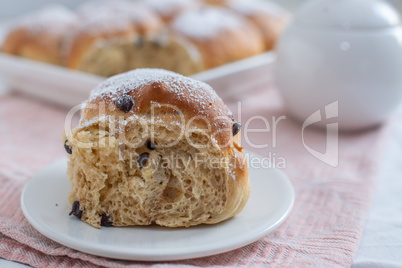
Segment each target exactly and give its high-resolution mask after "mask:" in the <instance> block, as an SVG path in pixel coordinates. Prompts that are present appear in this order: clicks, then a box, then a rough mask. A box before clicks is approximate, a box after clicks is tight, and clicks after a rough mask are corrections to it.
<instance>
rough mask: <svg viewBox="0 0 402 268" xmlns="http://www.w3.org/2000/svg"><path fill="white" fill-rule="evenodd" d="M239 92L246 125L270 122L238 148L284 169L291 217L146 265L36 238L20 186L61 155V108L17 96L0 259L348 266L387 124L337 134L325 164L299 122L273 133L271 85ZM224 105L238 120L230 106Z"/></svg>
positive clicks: (9, 113)
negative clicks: (218, 245) (331, 160)
mask: <svg viewBox="0 0 402 268" xmlns="http://www.w3.org/2000/svg"><path fill="white" fill-rule="evenodd" d="M243 98H244V101H243V102H242V104H241V121H242V122H243V126H244V124H245V123H247V121H248V119H249V118H251V117H252V116H254V115H258V116H260V117H259V118H256V119H254V120H252V121H251V122H250V123H249V127H252V128H262V127H264V126H265V123H264V121H263V119H262V118H265V119H266V120H267V121H268V123H269V124H270V127H271V131H270V132H265V133H264V132H260V133H249V135H248V138H249V140H250V141H251V142H252V143H254V144H257V145H262V144H266V145H267V146H266V147H265V148H261V149H255V148H251V147H252V146H250V144H247V143H246V141H245V138H246V135H245V133H243V145H244V146H246V148H248V149H250V150H253V151H254V152H256V153H259V154H261V155H264V156H266V157H268V158H269V157H270V159H271V160H272V162H275V161H277V162H276V164H279V163H278V162H280V165H278V167H279V168H281V169H282V170H283V171H284V172H285V173H286V174H287V175H288V176H289V178H290V180H291V181H292V183H293V186H294V189H295V192H296V201H295V205H294V208H293V211H292V213H291V215H290V216H289V218H288V219H287V220H286V221H285V222H284V223H283V224H282V225H281V226H280V227H279V228H278V229H277V230H276V231H275V232H273V233H271V234H269V235H267V236H266V237H264V238H262V239H260V240H258V241H256V242H254V243H252V244H250V245H248V246H246V247H243V248H240V249H237V250H234V251H230V252H227V253H224V254H219V255H215V256H211V257H205V258H198V259H192V260H182V261H175V262H162V263H145V262H127V261H118V260H112V259H107V258H102V257H96V256H92V255H88V254H85V253H81V252H78V251H76V250H73V249H70V248H67V247H64V246H62V245H60V244H58V243H55V242H53V241H52V240H50V239H48V238H46V237H44V236H43V235H41V234H40V233H38V232H37V231H36V230H35V229H34V228H33V227H32V226H31V225H30V224H29V223H28V222H27V220H26V219H25V218H24V216H23V214H22V211H21V209H20V201H19V200H20V194H21V191H22V187H23V185H24V184H25V183H26V182H27V181H28V180H29V178H30V177H31V176H32V175H33V174H34V173H35V172H37V171H38V170H40V169H42V168H44V167H45V166H46V165H48V164H50V163H51V162H52V161H54V160H55V159H57V158H59V157H62V156H63V155H64V149H63V146H62V144H63V143H62V139H61V135H62V133H63V131H64V130H63V124H64V117H65V114H66V110H63V109H61V108H58V107H55V106H52V105H49V104H44V103H40V102H36V101H33V100H30V99H28V98H25V97H22V96H17V95H7V96H3V97H0V185H1V188H0V257H2V258H5V259H8V260H13V261H18V262H22V263H26V264H29V265H32V266H35V267H96V266H107V267H137V266H138V267H139V266H148V265H153V266H158V267H166V266H229V267H233V266H236V267H240V266H247V267H248V266H272V267H279V266H280V267H282V266H284V267H305V266H318V267H347V266H350V265H351V263H352V261H353V257H354V255H355V253H356V251H357V248H358V245H359V240H360V237H361V234H362V230H363V227H364V223H365V220H366V218H367V213H368V210H369V207H370V202H371V198H372V194H373V190H374V185H375V181H376V177H377V169H378V166H379V165H378V164H379V161H380V159H381V148H382V147H383V146H384V142H385V141H386V131H385V129H386V127H382V128H377V129H372V130H370V131H365V132H361V133H354V134H342V135H340V136H339V146H338V147H339V150H337V152H338V153H339V164H338V166H336V167H332V166H330V165H328V164H326V163H324V162H322V161H320V160H319V159H317V158H315V157H314V156H313V155H312V154H311V153H309V152H308V151H307V149H306V147H305V145H303V142H302V136H301V134H302V126H301V124H299V123H296V122H294V121H292V120H291V119H290V118H289V117H287V118H286V119H283V120H281V121H280V122H279V123H278V124H277V129H276V138H274V137H273V136H275V135H273V134H272V133H273V131H272V126H273V125H272V116H274V117H275V119H278V118H279V117H280V116H282V115H284V111H283V107H282V103H281V100H280V98H279V96H278V93H277V91H276V90H275V89H274V88H273V87H268V88H267V87H266V88H260V89H258V88H256V89H254V90H252V91H249V92H248V93H247V95H245V96H243ZM228 104H229V106H230V107H231V109H232V111H233V113H234V114H235V115H236V117H237V116H238V115H237V111H238V103H236V102H234V101H233V102H229V103H228ZM304 138H305V144H306V146H308V147H309V148H312V149H313V150H316V151H321V152H323V150H324V149H325V142H326V138H327V135H326V132H325V131H318V130H315V129H310V128H307V129H305V131H304ZM275 142H276V143H275ZM283 163H285V165H286V166H284V165H283ZM251 179H252V178H251ZM66 217H67V216H66ZM66 219H67V218H66Z"/></svg>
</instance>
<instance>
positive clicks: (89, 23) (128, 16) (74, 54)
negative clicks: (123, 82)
mask: <svg viewBox="0 0 402 268" xmlns="http://www.w3.org/2000/svg"><path fill="white" fill-rule="evenodd" d="M79 14H80V18H81V23H80V26H79V27H77V29H76V30H75V31H74V32H73V33H72V35H71V36H70V41H69V42H68V43H67V44H66V50H67V67H69V68H72V69H80V70H83V71H89V70H86V69H85V66H86V65H88V64H93V63H91V62H92V61H94V58H96V57H97V55H96V54H94V55H92V54H91V53H94V51H95V50H96V49H98V48H99V47H101V46H103V45H106V46H108V45H112V46H113V45H115V44H118V45H120V47H118V50H120V53H121V54H125V51H124V46H125V45H128V44H133V45H134V43H135V40H136V39H137V38H138V36H145V37H152V36H155V35H157V34H159V32H160V31H161V29H162V27H163V23H162V21H161V20H160V18H159V17H158V16H157V15H156V14H155V13H154V12H153V11H152V10H150V9H149V8H147V7H146V6H144V5H143V4H140V3H137V2H132V1H124V0H119V1H102V2H98V1H96V2H92V3H89V4H87V5H84V6H83V7H81V9H80V10H79ZM116 18H118V19H116ZM106 50H107V49H106ZM106 53H107V51H106ZM111 57H112V58H113V56H111ZM123 57H125V58H128V56H123ZM95 64H96V63H95ZM102 64H104V65H108V62H103V63H102ZM120 65H121V66H118V68H117V69H118V70H119V71H120V72H124V71H127V70H128V69H127V65H128V64H127V62H122V63H120ZM99 67H100V68H101V67H102V66H99ZM98 74H100V75H111V74H102V73H98ZM112 74H113V73H112Z"/></svg>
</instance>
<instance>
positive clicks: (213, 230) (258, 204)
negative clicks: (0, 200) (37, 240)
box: [21, 155, 294, 261]
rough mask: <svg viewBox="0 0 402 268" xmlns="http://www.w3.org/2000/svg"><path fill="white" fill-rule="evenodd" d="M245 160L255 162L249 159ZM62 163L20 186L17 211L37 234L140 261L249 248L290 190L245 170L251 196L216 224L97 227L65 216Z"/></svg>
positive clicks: (288, 201) (286, 206) (286, 208)
mask: <svg viewBox="0 0 402 268" xmlns="http://www.w3.org/2000/svg"><path fill="white" fill-rule="evenodd" d="M251 157H256V156H254V155H250V159H251ZM66 170H67V161H66V159H60V160H58V161H56V162H54V163H53V164H51V165H50V166H48V167H47V168H45V169H44V170H42V171H40V172H39V173H38V174H36V175H35V176H34V177H33V178H32V179H31V180H30V181H29V183H28V184H27V185H26V186H25V188H24V191H23V192H22V196H21V206H22V210H23V212H24V215H25V217H26V218H27V219H28V221H29V222H30V223H31V224H32V225H33V226H34V227H35V228H36V229H37V230H38V231H39V232H40V233H42V234H43V235H45V236H47V237H48V238H50V239H52V240H54V241H56V242H58V243H60V244H62V245H65V246H67V247H70V248H73V249H76V250H80V251H83V252H86V253H90V254H93V255H98V256H103V257H109V258H115V259H124V260H142V261H161V260H179V259H190V258H196V257H203V256H209V255H214V254H218V253H223V252H226V251H229V250H233V249H236V248H239V247H242V246H245V245H247V244H250V243H252V242H254V241H256V240H258V239H260V238H261V237H263V236H265V235H267V234H268V233H270V232H272V231H273V230H275V229H276V228H277V227H278V226H279V225H280V224H281V223H282V222H283V221H284V220H285V219H286V217H287V216H288V215H289V213H290V211H291V209H292V206H293V202H294V191H293V188H292V185H291V183H290V182H289V180H288V179H287V178H286V176H285V175H284V174H283V173H282V172H280V171H278V170H276V169H250V170H249V173H250V181H251V195H250V199H249V201H248V203H247V205H246V207H245V208H244V210H243V211H242V212H241V213H240V214H239V215H237V216H236V217H234V218H233V219H230V220H227V221H224V222H222V223H219V224H216V225H201V226H196V227H190V228H176V229H175V228H163V227H159V226H145V227H109V228H106V227H103V228H101V229H96V228H93V227H91V226H89V225H88V224H86V223H84V222H81V221H80V220H78V219H77V218H76V217H73V216H71V217H69V216H68V213H69V212H70V210H71V205H70V204H69V202H68V200H67V197H68V192H69V189H70V183H69V181H68V179H67V175H66Z"/></svg>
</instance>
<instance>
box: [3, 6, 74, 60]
mask: <svg viewBox="0 0 402 268" xmlns="http://www.w3.org/2000/svg"><path fill="white" fill-rule="evenodd" d="M76 25H77V16H76V14H75V13H73V12H72V11H70V10H68V9H66V8H64V7H62V6H50V7H47V8H44V9H42V10H39V11H37V12H35V13H32V14H28V15H27V16H25V17H23V18H21V19H20V20H19V21H17V22H16V23H14V24H13V25H12V26H11V28H10V31H9V33H8V34H7V36H6V38H5V40H4V42H3V46H2V52H5V53H8V54H12V55H16V56H21V57H24V58H28V59H32V60H36V61H41V62H46V63H51V64H55V65H62V64H64V62H63V51H62V48H63V42H64V41H65V33H66V32H69V31H72V30H73V28H74V27H75V26H76Z"/></svg>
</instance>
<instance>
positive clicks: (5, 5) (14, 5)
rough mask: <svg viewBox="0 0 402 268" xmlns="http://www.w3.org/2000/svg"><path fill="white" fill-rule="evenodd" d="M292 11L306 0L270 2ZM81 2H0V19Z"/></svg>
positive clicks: (395, 0) (398, 2)
mask: <svg viewBox="0 0 402 268" xmlns="http://www.w3.org/2000/svg"><path fill="white" fill-rule="evenodd" d="M272 1H274V2H277V3H279V4H280V5H282V6H284V7H286V8H287V9H289V10H291V11H293V10H295V9H297V8H298V6H300V5H301V4H302V3H303V2H305V1H306V0H272ZM82 2H85V1H83V0H13V1H0V18H1V19H2V20H3V19H7V18H12V17H15V16H18V15H20V14H24V13H26V12H28V11H32V10H35V9H37V8H39V7H42V6H44V5H47V4H55V3H59V4H63V5H65V6H67V7H74V6H77V5H79V4H80V3H82ZM389 2H391V3H392V4H393V5H394V6H395V7H397V8H398V10H399V12H401V13H402V0H389Z"/></svg>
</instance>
